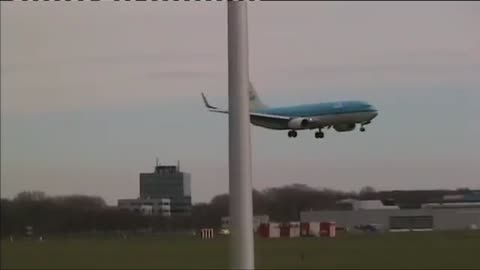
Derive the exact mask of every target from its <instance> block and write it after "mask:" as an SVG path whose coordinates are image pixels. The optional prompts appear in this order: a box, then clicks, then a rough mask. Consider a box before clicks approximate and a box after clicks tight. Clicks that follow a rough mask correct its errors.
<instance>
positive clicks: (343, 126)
mask: <svg viewBox="0 0 480 270" xmlns="http://www.w3.org/2000/svg"><path fill="white" fill-rule="evenodd" d="M333 128H334V129H335V130H336V131H338V132H345V131H352V130H354V129H355V124H340V125H334V126H333Z"/></svg>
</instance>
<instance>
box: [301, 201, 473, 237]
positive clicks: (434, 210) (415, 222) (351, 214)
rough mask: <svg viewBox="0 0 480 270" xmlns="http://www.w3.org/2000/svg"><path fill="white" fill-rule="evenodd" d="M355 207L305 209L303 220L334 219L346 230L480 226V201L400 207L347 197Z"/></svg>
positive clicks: (413, 229)
mask: <svg viewBox="0 0 480 270" xmlns="http://www.w3.org/2000/svg"><path fill="white" fill-rule="evenodd" d="M339 203H342V204H345V203H350V204H351V208H350V209H351V210H328V211H304V212H301V213H300V220H301V222H323V221H333V222H335V223H336V225H337V227H340V228H344V229H346V230H352V229H354V228H357V227H360V226H365V225H375V226H376V228H379V229H380V230H384V231H415V230H419V231H420V230H464V229H476V228H479V227H480V205H479V204H478V203H476V202H457V203H451V202H449V203H435V204H431V203H430V204H424V205H423V206H422V207H421V208H418V209H400V208H398V207H396V206H387V205H383V204H382V202H381V201H376V202H372V201H365V202H361V201H355V200H347V201H346V200H344V201H341V202H339Z"/></svg>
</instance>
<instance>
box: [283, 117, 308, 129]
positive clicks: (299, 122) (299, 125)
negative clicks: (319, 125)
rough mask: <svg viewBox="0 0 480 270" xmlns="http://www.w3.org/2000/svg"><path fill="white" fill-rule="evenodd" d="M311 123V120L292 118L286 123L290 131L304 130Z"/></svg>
mask: <svg viewBox="0 0 480 270" xmlns="http://www.w3.org/2000/svg"><path fill="white" fill-rule="evenodd" d="M311 122H312V119H311V118H301V117H300V118H293V119H292V120H290V121H289V122H288V128H291V129H304V128H307V127H308V126H309V125H310V123H311Z"/></svg>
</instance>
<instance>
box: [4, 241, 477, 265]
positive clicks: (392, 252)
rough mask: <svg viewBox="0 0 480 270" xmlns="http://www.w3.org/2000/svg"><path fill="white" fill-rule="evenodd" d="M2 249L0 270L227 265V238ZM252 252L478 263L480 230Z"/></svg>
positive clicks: (273, 258) (279, 257) (340, 259)
mask: <svg viewBox="0 0 480 270" xmlns="http://www.w3.org/2000/svg"><path fill="white" fill-rule="evenodd" d="M1 248H2V249H1V268H2V269H13V268H22V269H32V268H43V269H54V268H56V269H59V268H60V269H72V268H74V269H79V268H81V269H85V268H96V269H107V268H108V269H160V268H169V269H172V268H191V269H201V268H210V269H211V268H228V240H227V239H226V238H217V239H213V240H202V239H199V238H194V237H178V236H177V237H143V238H140V237H138V238H130V239H106V238H105V239H93V238H90V239H87V238H84V239H69V240H68V239H46V240H45V241H43V242H39V241H32V240H29V241H27V240H21V241H14V242H13V243H11V242H9V241H2V243H1ZM302 254H303V256H302ZM255 257H256V258H255V260H256V268H288V269H298V268H370V269H371V268H411V269H418V268H449V269H459V268H470V269H480V232H448V233H439V232H418V233H386V234H378V235H373V234H370V235H343V236H342V235H340V236H339V237H337V238H335V239H325V238H297V239H256V241H255ZM302 257H303V259H302Z"/></svg>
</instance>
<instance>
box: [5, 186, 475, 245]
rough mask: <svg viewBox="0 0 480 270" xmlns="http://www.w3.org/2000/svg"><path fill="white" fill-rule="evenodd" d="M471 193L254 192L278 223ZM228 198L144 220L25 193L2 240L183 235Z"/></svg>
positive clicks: (9, 204) (71, 199)
mask: <svg viewBox="0 0 480 270" xmlns="http://www.w3.org/2000/svg"><path fill="white" fill-rule="evenodd" d="M459 192H461V193H466V192H470V191H469V190H468V189H458V190H410V191H376V190H375V189H374V188H372V187H364V188H362V189H361V190H360V191H359V192H354V191H352V192H344V191H340V190H333V189H316V188H312V187H309V186H307V185H303V184H294V185H287V186H282V187H275V188H268V189H264V190H261V191H258V190H254V191H253V194H252V195H253V207H254V214H255V215H268V216H269V217H270V220H274V221H277V222H285V221H294V220H299V216H300V212H302V211H308V210H322V209H340V208H339V205H338V204H337V202H338V201H339V200H342V199H347V198H352V199H369V200H373V199H375V200H382V201H383V202H384V203H385V204H393V203H395V204H397V205H399V206H400V207H401V208H416V207H419V206H420V204H421V203H425V202H434V201H438V200H441V198H442V197H443V196H444V195H448V194H457V193H459ZM228 202H229V198H228V194H220V195H217V196H215V197H214V198H213V199H212V200H211V201H210V202H208V203H197V204H194V205H193V207H192V213H191V215H189V216H177V217H161V216H144V215H141V214H140V213H136V212H131V211H128V210H121V209H118V208H116V207H112V206H108V205H107V204H106V203H105V201H104V200H103V199H102V198H101V197H95V196H86V195H70V196H47V195H46V194H45V193H43V192H39V191H31V192H29V191H25V192H21V193H19V194H18V195H17V196H16V197H15V198H13V199H11V200H9V199H1V203H0V206H1V235H2V237H6V236H8V235H12V234H24V233H25V230H26V229H25V228H26V227H27V226H31V227H32V228H33V230H34V232H35V233H37V234H68V233H84V232H94V233H105V232H117V231H123V232H125V231H131V232H133V231H137V232H138V231H145V230H149V231H159V232H168V231H178V230H197V229H199V228H202V227H213V228H218V227H220V224H221V218H222V217H224V216H227V215H228V209H229V206H228Z"/></svg>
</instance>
